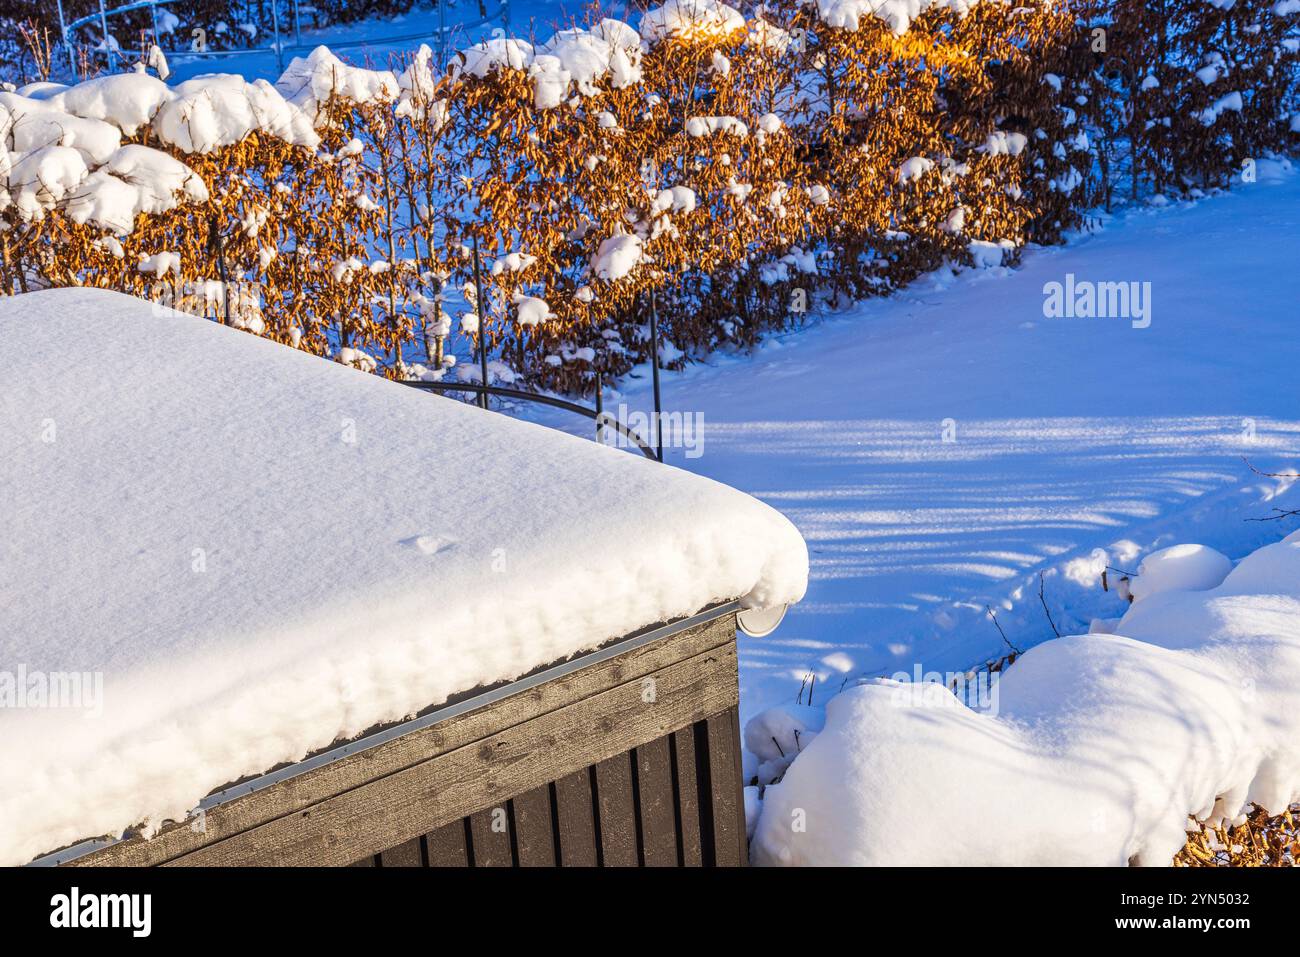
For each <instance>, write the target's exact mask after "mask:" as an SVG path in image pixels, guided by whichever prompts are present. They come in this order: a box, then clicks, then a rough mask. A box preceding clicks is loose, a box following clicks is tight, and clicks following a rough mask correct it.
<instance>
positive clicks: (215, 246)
mask: <svg viewBox="0 0 1300 957" xmlns="http://www.w3.org/2000/svg"><path fill="white" fill-rule="evenodd" d="M213 252H215V253H216V254H217V275H219V276H220V277H221V302H222V305H223V306H224V307H225V313H226V325H228V326H229V325H233V323H231V321H230V280H229V278H228V277H227V275H226V246H225V243H223V242H222V241H221V230H220V229H219V228H217V217H215V216H213V217H212V218H211V219H210V220H208V254H209V255H211V254H212V253H213Z"/></svg>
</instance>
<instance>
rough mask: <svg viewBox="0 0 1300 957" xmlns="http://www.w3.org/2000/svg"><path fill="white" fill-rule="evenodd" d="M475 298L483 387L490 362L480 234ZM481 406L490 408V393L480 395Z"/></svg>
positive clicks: (476, 244)
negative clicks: (485, 318)
mask: <svg viewBox="0 0 1300 957" xmlns="http://www.w3.org/2000/svg"><path fill="white" fill-rule="evenodd" d="M474 296H475V299H476V300H477V301H476V302H475V303H474V311H475V312H476V313H478V368H479V372H480V373H481V374H482V376H483V385H485V386H486V385H488V361H487V329H486V328H485V327H486V325H487V323H486V322H484V321H483V307H484V306H485V305H487V303H485V302H484V301H483V267H482V265H481V264H480V262H479V255H478V234H477V233H475V234H474ZM479 404H480V405H482V407H483V408H484V409H486V408H488V393H487V392H486V391H484V392H482V393H480V395H479Z"/></svg>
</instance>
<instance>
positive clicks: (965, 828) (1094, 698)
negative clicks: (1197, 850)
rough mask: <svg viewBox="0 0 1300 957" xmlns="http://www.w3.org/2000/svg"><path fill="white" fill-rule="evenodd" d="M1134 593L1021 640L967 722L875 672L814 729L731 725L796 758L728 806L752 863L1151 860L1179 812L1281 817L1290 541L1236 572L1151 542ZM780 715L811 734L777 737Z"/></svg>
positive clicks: (948, 703) (921, 692) (1172, 850)
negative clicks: (745, 810) (1078, 623)
mask: <svg viewBox="0 0 1300 957" xmlns="http://www.w3.org/2000/svg"><path fill="white" fill-rule="evenodd" d="M1137 582H1141V583H1143V585H1144V588H1143V590H1142V596H1143V597H1140V598H1138V599H1137V600H1135V601H1134V603H1133V605H1132V607H1131V608H1130V609H1129V611H1128V612H1127V613H1126V614H1125V615H1124V618H1123V620H1122V621H1120V622H1118V623H1117V625H1116V629H1115V633H1114V634H1091V635H1073V636H1067V637H1063V638H1057V639H1053V640H1051V641H1047V642H1044V643H1043V644H1041V645H1039V646H1038V647H1036V648H1033V649H1031V650H1030V651H1029V652H1028V653H1027V654H1026V655H1025V656H1024V658H1023V659H1022V660H1020V661H1018V662H1017V663H1016V664H1015V666H1014V667H1013V668H1011V669H1010V671H1008V672H1007V674H1006V677H1005V678H1004V679H1003V680H1002V681H1001V682H1000V683H999V684H998V685H997V686H996V689H995V690H996V694H993V695H990V697H989V704H990V705H991V706H992V705H994V704H996V707H990V708H989V709H987V710H985V711H984V712H983V713H977V712H976V711H974V710H971V709H970V708H967V707H965V706H964V705H962V704H960V703H958V701H957V699H956V698H954V696H953V695H952V694H951V693H950V692H949V691H947V690H946V689H945V688H943V687H942V686H941V685H939V684H927V683H920V684H918V683H910V682H909V683H900V682H895V681H890V680H888V679H877V680H875V681H871V682H868V683H866V684H864V685H862V686H858V687H854V688H850V689H849V690H847V691H846V692H845V693H844V694H842V695H840V696H838V697H835V698H833V699H832V700H831V701H830V702H829V703H828V704H827V706H826V709H825V711H826V713H825V717H824V719H820V720H819V718H817V717H813V716H812V715H810V714H809V712H812V711H813V709H804V711H803V712H796V713H795V714H793V715H792V714H791V713H790V712H789V711H788V710H786V709H780V710H778V711H777V712H776V714H775V715H774V716H771V717H769V715H764V716H760V718H758V719H756V720H755V721H754V722H751V724H750V726H749V727H747V728H746V734H745V737H746V742H747V743H750V744H751V746H752V747H760V748H761V747H762V746H763V744H764V743H765V742H763V741H762V740H761V738H760V735H761V734H762V733H763V732H765V731H767V730H769V729H771V730H773V731H774V733H773V735H772V740H771V742H770V743H768V744H767V748H768V749H769V750H770V749H774V748H775V747H776V746H777V745H778V743H782V739H784V740H783V748H784V750H786V751H787V753H789V754H792V755H796V754H797V756H796V757H795V758H794V761H793V763H792V764H791V765H790V767H789V769H788V770H787V771H786V772H785V774H784V777H783V778H781V779H780V781H779V782H778V783H775V784H773V785H771V786H770V787H767V788H765V789H763V791H762V800H761V814H759V815H758V816H757V820H756V821H755V820H754V817H755V815H754V813H753V810H751V811H750V813H749V814H747V817H748V818H749V819H750V825H751V827H753V828H754V841H753V844H752V845H751V853H752V855H753V859H754V860H755V862H756V863H762V864H817V865H827V864H839V865H849V864H856V865H873V864H875V865H878V864H895V865H898V864H906V865H1021V864H1032V865H1039V866H1043V865H1062V864H1069V865H1075V866H1080V865H1092V866H1096V865H1102V866H1123V865H1124V864H1126V863H1130V862H1131V863H1136V864H1143V865H1168V864H1169V863H1170V862H1171V861H1172V860H1173V858H1174V855H1175V854H1176V853H1177V852H1178V851H1179V850H1181V849H1182V847H1183V844H1184V842H1185V841H1186V839H1187V834H1186V831H1187V830H1188V829H1189V823H1188V819H1189V816H1191V817H1193V818H1194V819H1195V821H1209V822H1211V823H1212V824H1213V825H1215V826H1218V825H1220V824H1223V823H1232V824H1240V823H1243V821H1244V817H1245V813H1246V812H1248V811H1250V810H1252V807H1251V805H1255V806H1258V807H1260V808H1262V809H1264V810H1265V811H1266V812H1268V813H1270V814H1273V815H1280V814H1282V813H1283V812H1284V811H1285V810H1286V808H1287V807H1288V806H1289V805H1290V804H1291V803H1292V802H1293V801H1295V800H1297V799H1298V798H1300V532H1294V533H1292V534H1291V535H1290V536H1289V537H1288V538H1287V540H1286V541H1285V542H1274V543H1273V544H1271V545H1267V546H1265V547H1263V548H1261V549H1259V550H1257V551H1255V552H1253V553H1252V554H1251V555H1249V556H1248V557H1246V558H1245V559H1244V560H1243V561H1242V562H1241V563H1240V564H1239V565H1238V566H1237V567H1236V568H1233V567H1232V566H1231V563H1230V562H1229V561H1228V559H1227V558H1226V557H1224V556H1222V555H1216V554H1214V553H1213V552H1210V551H1208V550H1206V549H1203V548H1201V549H1196V548H1192V549H1175V550H1167V551H1165V552H1163V553H1162V554H1161V555H1160V556H1158V557H1157V556H1153V559H1152V560H1150V561H1148V562H1146V563H1144V567H1143V569H1142V571H1141V575H1140V577H1139V578H1138V579H1137ZM793 717H798V718H811V723H812V724H815V725H818V726H820V725H821V724H822V723H823V721H824V727H821V730H820V732H819V733H818V732H814V731H813V730H812V728H810V727H807V724H808V723H810V722H809V721H804V722H803V723H804V724H805V727H804V728H803V733H802V734H801V738H802V741H801V743H800V745H796V743H795V742H794V741H791V740H790V735H785V734H783V733H782V732H783V731H784V726H785V725H787V724H790V723H791V722H790V721H789V719H790V718H793ZM773 718H774V720H773ZM756 725H759V726H761V728H762V730H761V731H760V730H758V729H756V727H755V726H756ZM796 748H797V750H796ZM763 779H764V777H763V775H761V774H760V780H763ZM768 780H771V779H770V778H769V779H768ZM748 794H749V797H748V800H747V805H748V806H749V807H750V808H751V809H754V807H755V805H757V804H759V803H760V802H759V800H758V794H759V789H758V788H751V789H749V792H748ZM1190 829H1192V830H1195V829H1196V827H1195V825H1192V826H1191V828H1190Z"/></svg>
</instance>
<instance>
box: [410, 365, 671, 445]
mask: <svg viewBox="0 0 1300 957" xmlns="http://www.w3.org/2000/svg"><path fill="white" fill-rule="evenodd" d="M398 381H399V382H401V383H402V385H406V386H410V387H411V388H412V389H427V390H428V391H430V392H474V393H476V394H479V395H482V394H483V393H484V392H486V393H488V394H489V395H498V396H501V397H502V398H504V399H520V400H522V401H524V402H538V403H541V404H542V405H549V406H552V407H553V408H556V409H564V410H565V411H566V412H575V413H577V414H578V415H583V416H586V417H587V418H589V419H594V418H596V416H597V414H598V413H597V412H596V411H595V410H594V409H589V408H588V407H587V406H585V405H579V404H578V403H576V402H569V401H567V400H565V399H557V398H556V397H555V396H553V395H542V394H541V393H539V392H525V391H523V390H522V389H508V388H506V387H505V386H499V385H490V386H486V387H485V386H481V385H479V384H478V383H477V382H421V381H418V380H408V379H399V380H398ZM604 425H605V427H606V428H610V429H613V430H614V431H615V432H617V433H619V434H620V435H622V436H623V437H624V438H626V439H627V440H628V441H629V442H631V443H632V444H633V445H635V446H636V447H637V448H638V449H640V450H641V454H642V455H644V456H645V457H646V458H648V459H649V460H650V461H652V462H658V461H659V459H658V458H656V457H655V450H654V449H653V448H651V447H650V444H649V443H648V442H646V440H645V439H643V438H642V437H641V436H640V435H638V434H637V433H636V432H635V431H634V430H632V429H630V428H628V427H627V426H626V425H624V424H623V423H622V422H620V421H618V420H617V419H614V418H610V417H609V416H605V419H604Z"/></svg>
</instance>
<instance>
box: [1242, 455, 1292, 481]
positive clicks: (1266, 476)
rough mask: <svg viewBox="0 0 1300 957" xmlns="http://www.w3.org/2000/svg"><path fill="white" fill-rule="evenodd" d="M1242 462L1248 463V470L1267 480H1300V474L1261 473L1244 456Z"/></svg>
mask: <svg viewBox="0 0 1300 957" xmlns="http://www.w3.org/2000/svg"><path fill="white" fill-rule="evenodd" d="M1241 460H1242V461H1243V462H1245V463H1246V467H1247V468H1248V469H1250V470H1251V471H1252V472H1254V473H1255V474H1256V475H1262V476H1264V477H1265V478H1289V479H1300V472H1261V471H1260V470H1259V469H1257V468H1255V466H1253V465H1251V464H1250V459H1248V458H1246V456H1244V455H1243V456H1242V457H1241Z"/></svg>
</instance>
